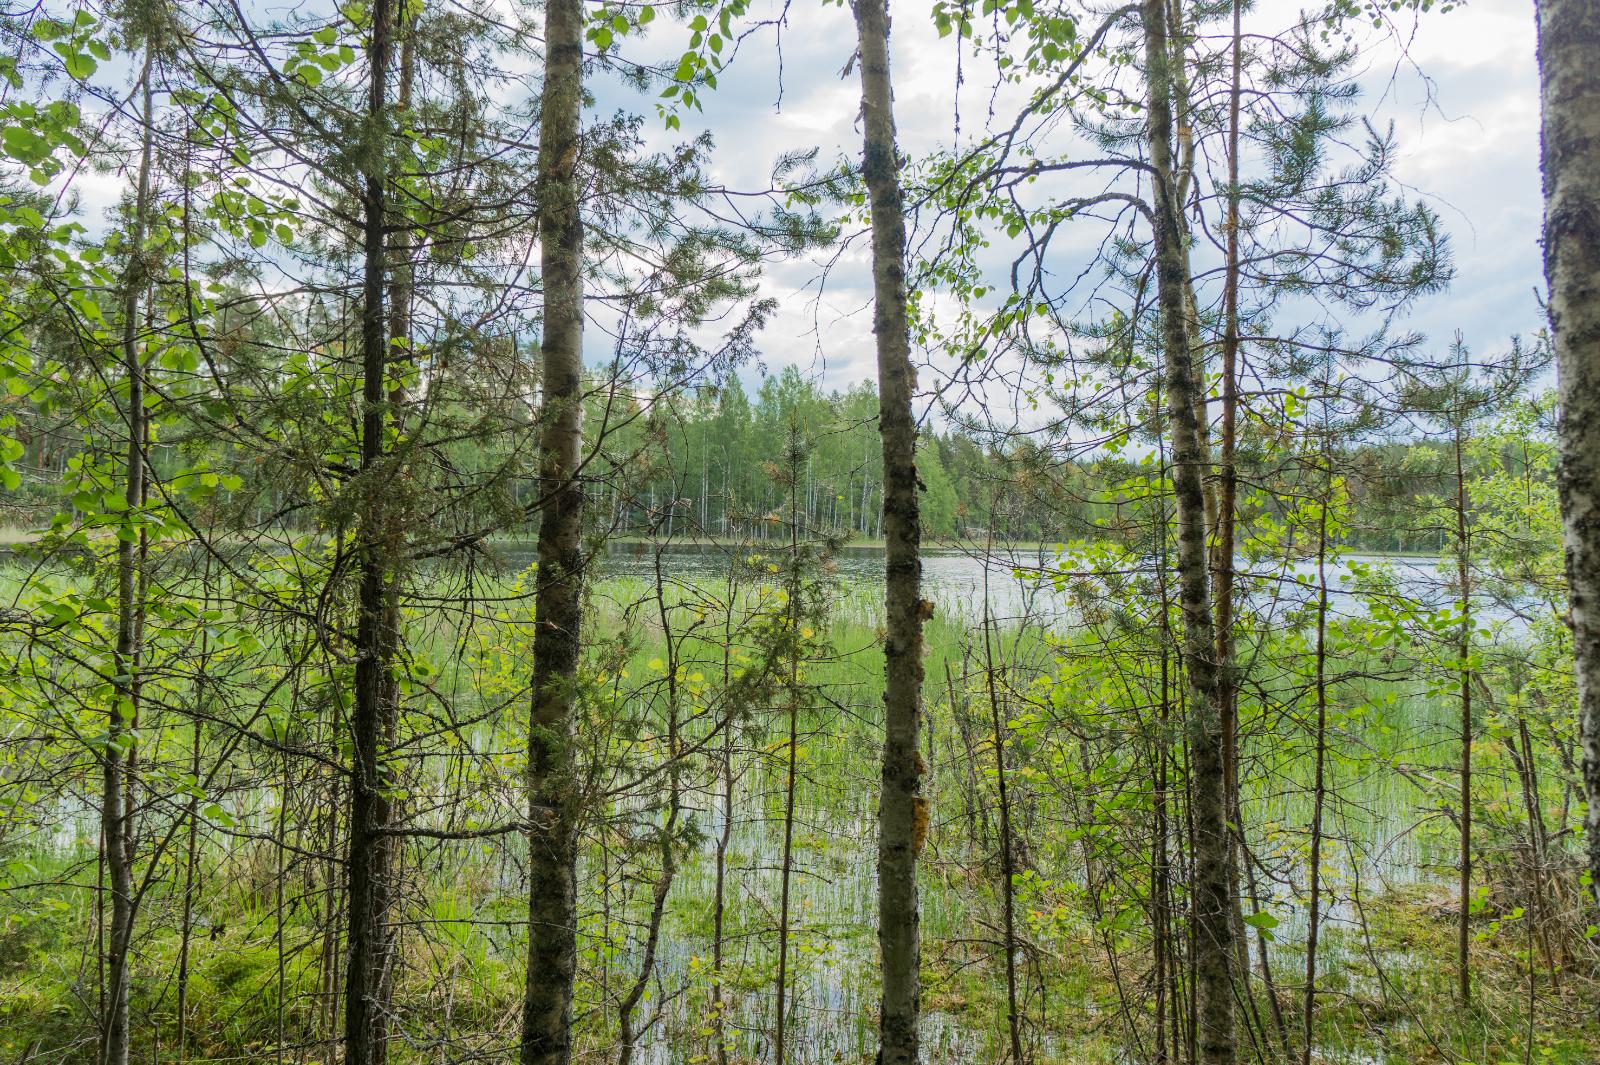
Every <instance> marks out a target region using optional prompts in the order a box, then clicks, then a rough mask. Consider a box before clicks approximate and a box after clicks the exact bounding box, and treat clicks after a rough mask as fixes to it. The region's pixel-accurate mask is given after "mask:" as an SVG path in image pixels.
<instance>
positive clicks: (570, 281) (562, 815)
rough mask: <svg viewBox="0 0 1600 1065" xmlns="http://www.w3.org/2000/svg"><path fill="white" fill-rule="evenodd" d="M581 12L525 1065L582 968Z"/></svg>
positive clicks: (546, 382)
mask: <svg viewBox="0 0 1600 1065" xmlns="http://www.w3.org/2000/svg"><path fill="white" fill-rule="evenodd" d="M582 96H583V5H582V3H581V2H580V0H549V2H548V3H547V4H546V5H545V76H544V95H543V98H542V99H541V101H540V104H539V122H540V126H539V129H540V133H539V178H538V190H537V197H538V204H539V264H540V270H541V274H542V277H543V280H544V336H543V341H542V344H541V357H542V359H543V363H544V378H543V388H544V399H543V409H542V410H541V412H540V413H541V418H542V422H543V425H542V430H541V432H542V436H541V440H540V468H539V482H540V494H541V498H542V500H543V507H542V510H541V512H540V516H539V570H538V581H537V585H536V589H535V607H534V609H535V612H536V616H537V619H538V622H537V626H536V628H535V631H534V638H533V706H532V712H531V715H530V717H531V720H530V722H529V729H528V819H529V823H530V826H531V848H530V854H529V861H528V972H527V993H526V997H525V1000H524V1008H523V1020H522V1065H566V1063H567V1062H568V1061H569V1060H570V1059H571V1055H572V984H573V977H574V974H575V973H576V970H577V960H578V898H577V893H578V887H577V875H578V872H577V863H578V854H577V836H578V826H577V821H578V795H577V782H576V780H575V778H574V768H573V764H572V730H573V718H574V711H575V708H576V704H577V687H576V685H577V675H578V651H579V648H580V646H581V644H580V632H579V625H580V622H581V620H582V617H583V545H582V535H583V486H582V484H581V483H580V482H579V481H578V479H577V474H578V464H579V461H580V458H581V455H580V452H581V450H582V447H583V423H582V415H583V396H582V391H581V389H582V378H583V276H582V259H583V223H582V220H581V218H580V217H579V214H578V184H577V162H578V150H579V137H578V133H579V115H580V109H581V107H582V102H583V100H582Z"/></svg>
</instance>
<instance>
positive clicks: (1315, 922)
mask: <svg viewBox="0 0 1600 1065" xmlns="http://www.w3.org/2000/svg"><path fill="white" fill-rule="evenodd" d="M1325 387H1326V386H1325ZM1323 461H1324V462H1326V463H1327V464H1328V469H1327V479H1326V481H1325V482H1324V484H1323V490H1322V500H1321V502H1320V504H1319V507H1318V511H1317V643H1316V651H1315V654H1316V677H1315V682H1314V683H1315V686H1316V700H1317V723H1316V726H1315V727H1316V733H1315V737H1314V747H1315V751H1316V756H1315V757H1316V760H1315V763H1314V764H1313V767H1312V781H1311V789H1312V790H1311V858H1310V877H1311V909H1310V912H1309V913H1308V914H1307V915H1306V986H1305V1001H1304V1003H1303V1005H1302V1008H1301V1017H1300V1022H1301V1029H1300V1035H1301V1046H1300V1065H1311V1048H1312V1045H1313V1043H1314V1042H1315V1040H1316V1020H1317V945H1318V940H1319V939H1320V937H1321V933H1322V814H1323V807H1324V803H1325V800H1326V798H1327V759H1328V507H1329V506H1330V505H1331V502H1330V501H1331V499H1332V496H1333V455H1332V453H1331V449H1329V448H1328V446H1327V442H1326V441H1325V442H1324V448H1323Z"/></svg>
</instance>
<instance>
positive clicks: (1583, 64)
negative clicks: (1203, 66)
mask: <svg viewBox="0 0 1600 1065" xmlns="http://www.w3.org/2000/svg"><path fill="white" fill-rule="evenodd" d="M1536 8H1537V12H1538V22H1539V74H1540V82H1541V89H1542V99H1543V104H1544V123H1543V152H1542V163H1543V169H1544V195H1545V223H1544V271H1545V282H1546V284H1547V285H1548V286H1549V289H1550V325H1551V332H1552V333H1553V334H1554V336H1555V348H1556V369H1557V376H1558V379H1559V384H1560V402H1561V420H1560V426H1559V432H1558V438H1559V445H1560V451H1561V476H1560V486H1561V514H1562V524H1563V527H1564V531H1565V534H1566V537H1565V539H1566V556H1567V583H1568V586H1569V589H1570V592H1571V603H1572V637H1573V652H1574V654H1573V657H1574V661H1575V663H1576V666H1577V674H1578V702H1579V731H1580V732H1581V734H1582V737H1583V785H1584V793H1585V795H1586V796H1587V798H1588V804H1589V808H1588V815H1587V818H1586V823H1587V826H1588V835H1589V873H1590V878H1591V884H1590V889H1591V891H1593V892H1594V894H1595V898H1596V900H1597V901H1600V129H1597V128H1596V123H1597V121H1600V118H1597V116H1600V64H1597V63H1596V62H1595V56H1596V55H1597V54H1600V5H1596V4H1594V3H1593V2H1592V0H1539V2H1538V3H1537V4H1536Z"/></svg>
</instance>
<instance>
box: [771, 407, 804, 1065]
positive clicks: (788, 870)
mask: <svg viewBox="0 0 1600 1065" xmlns="http://www.w3.org/2000/svg"><path fill="white" fill-rule="evenodd" d="M799 448H800V443H799V432H798V428H797V427H796V426H795V425H794V423H793V422H791V423H790V426H789V460H790V461H789V470H788V475H789V588H788V592H789V639H790V641H791V643H790V650H789V679H788V689H789V690H788V697H789V698H788V703H789V742H788V745H787V747H786V754H787V758H786V764H785V769H784V782H783V857H782V865H781V867H780V869H779V877H780V885H779V889H778V973H777V977H776V984H775V988H774V998H775V999H776V1003H775V1008H776V1011H777V1016H776V1018H775V1020H774V1035H773V1042H772V1060H773V1065H783V1062H784V1053H785V1051H786V1050H787V1042H786V1040H787V1036H788V1018H789V1002H788V993H789V907H790V898H789V889H790V885H791V883H792V881H793V879H794V794H795V784H796V781H797V778H798V772H799V764H798V763H799V756H800V648H799V644H798V643H796V642H794V641H796V640H798V638H799V629H800V592H801V589H800V496H799V491H800V486H799V483H798V482H799V475H800V471H799V463H798V461H797V459H798V456H799Z"/></svg>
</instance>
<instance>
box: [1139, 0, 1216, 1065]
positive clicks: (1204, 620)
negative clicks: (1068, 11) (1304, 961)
mask: <svg viewBox="0 0 1600 1065" xmlns="http://www.w3.org/2000/svg"><path fill="white" fill-rule="evenodd" d="M1143 18H1144V44H1145V65H1146V77H1147V79H1148V82H1149V97H1150V100H1149V114H1150V164H1151V168H1152V171H1153V180H1152V186H1153V199H1154V205H1153V206H1154V215H1155V258H1156V282H1157V298H1158V300H1159V304H1160V312H1161V346H1162V351H1163V357H1164V359H1165V383H1166V391H1167V396H1166V399H1167V420H1168V423H1169V425H1170V428H1171V439H1172V482H1173V491H1174V495H1175V497H1176V503H1177V519H1178V552H1177V568H1178V599H1179V606H1180V609H1181V612H1182V616H1183V658H1184V665H1185V668H1186V671H1187V675H1188V708H1189V719H1188V739H1189V771H1190V777H1191V780H1190V804H1191V813H1192V816H1193V820H1194V837H1195V843H1194V884H1193V894H1194V920H1195V945H1194V952H1195V959H1194V965H1195V996H1196V1021H1197V1031H1196V1038H1195V1044H1196V1051H1197V1057H1198V1060H1199V1061H1201V1062H1203V1063H1206V1065H1232V1063H1233V1061H1234V1060H1235V1057H1236V1045H1235V1039H1234V1010H1233V998H1234V988H1233V974H1232V959H1233V956H1234V943H1233V927H1232V924H1231V922H1230V920H1229V905H1230V904H1229V899H1228V894H1229V891H1228V880H1229V877H1228V865H1229V862H1228V854H1229V850H1228V849H1229V837H1228V826H1227V820H1226V816H1225V812H1224V811H1225V806H1226V795H1227V788H1226V779H1225V777H1226V775H1225V772H1224V767H1223V738H1222V726H1221V721H1220V720H1219V717H1218V706H1217V666H1216V659H1215V654H1216V639H1215V626H1214V625H1213V619H1212V604H1211V598H1210V592H1209V588H1208V584H1209V583H1210V582H1209V579H1208V578H1209V573H1208V569H1209V560H1208V558H1207V553H1206V498H1205V489H1204V487H1203V483H1204V479H1205V467H1206V456H1205V453H1204V449H1203V448H1202V446H1201V434H1200V424H1199V418H1198V416H1197V414H1196V403H1195V396H1194V387H1195V374H1194V366H1193V352H1194V345H1193V343H1192V339H1191V337H1190V336H1189V321H1188V313H1187V308H1186V307H1185V299H1184V292H1185V288H1186V286H1187V284H1188V278H1187V277H1186V276H1185V272H1184V260H1185V256H1184V254H1183V235H1182V234H1183V227H1182V223H1181V220H1180V218H1179V204H1178V202H1177V187H1176V181H1175V177H1174V171H1173V158H1172V97H1171V78H1170V66H1169V54H1170V53H1169V51H1168V45H1167V10H1166V0H1145V3H1144V7H1143Z"/></svg>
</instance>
